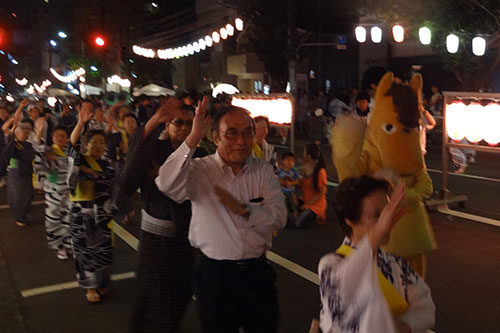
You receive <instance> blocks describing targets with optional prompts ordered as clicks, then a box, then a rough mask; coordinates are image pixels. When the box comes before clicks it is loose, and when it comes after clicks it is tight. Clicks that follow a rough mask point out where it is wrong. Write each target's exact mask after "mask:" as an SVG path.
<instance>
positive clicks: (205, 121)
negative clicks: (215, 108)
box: [186, 96, 210, 149]
mask: <svg viewBox="0 0 500 333" xmlns="http://www.w3.org/2000/svg"><path fill="white" fill-rule="evenodd" d="M209 102H210V100H209V98H208V96H203V99H202V100H201V101H200V102H198V106H197V107H196V112H195V115H194V119H193V129H192V130H191V133H189V136H188V137H187V139H186V143H187V144H188V146H189V148H191V149H194V148H196V146H198V143H199V142H200V140H201V139H203V138H204V137H205V135H207V131H208V129H209V128H210V117H207V116H206V115H207V108H208V103H209Z"/></svg>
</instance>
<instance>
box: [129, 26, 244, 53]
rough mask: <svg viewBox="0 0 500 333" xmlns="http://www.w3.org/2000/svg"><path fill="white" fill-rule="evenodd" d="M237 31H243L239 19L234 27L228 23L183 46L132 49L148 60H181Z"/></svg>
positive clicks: (135, 47) (138, 47)
mask: <svg viewBox="0 0 500 333" xmlns="http://www.w3.org/2000/svg"><path fill="white" fill-rule="evenodd" d="M235 30H238V31H242V30H243V20H242V19H240V18H237V19H236V20H234V25H233V24H231V23H228V24H226V25H225V26H223V27H222V28H220V29H219V30H216V31H213V32H212V33H210V34H208V35H206V36H205V37H204V38H200V39H198V40H197V41H194V42H192V43H189V44H186V45H183V46H179V47H174V48H168V49H158V50H155V49H151V48H144V47H141V46H138V45H134V46H133V47H132V51H133V52H134V53H135V54H137V55H139V56H142V57H146V58H154V57H158V58H159V59H163V60H168V59H179V58H182V57H187V56H190V55H193V54H195V53H198V52H200V51H203V50H206V48H208V47H212V46H213V45H214V44H217V43H219V42H220V41H221V40H225V39H227V38H229V37H231V36H234V32H235Z"/></svg>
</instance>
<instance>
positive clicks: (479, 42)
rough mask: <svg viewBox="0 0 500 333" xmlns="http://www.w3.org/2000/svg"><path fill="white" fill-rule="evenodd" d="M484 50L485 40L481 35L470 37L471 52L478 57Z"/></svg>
mask: <svg viewBox="0 0 500 333" xmlns="http://www.w3.org/2000/svg"><path fill="white" fill-rule="evenodd" d="M484 52H486V40H485V39H484V38H483V37H474V38H473V39H472V53H474V55H476V56H478V57H480V56H483V55H484Z"/></svg>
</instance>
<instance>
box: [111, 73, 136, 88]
mask: <svg viewBox="0 0 500 333" xmlns="http://www.w3.org/2000/svg"><path fill="white" fill-rule="evenodd" d="M107 81H108V84H118V85H120V86H122V87H123V88H129V87H130V86H131V85H132V83H131V82H130V80H129V79H122V78H121V77H119V76H118V75H113V76H110V77H108V79H107Z"/></svg>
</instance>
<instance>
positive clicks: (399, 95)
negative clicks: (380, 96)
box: [385, 81, 420, 128]
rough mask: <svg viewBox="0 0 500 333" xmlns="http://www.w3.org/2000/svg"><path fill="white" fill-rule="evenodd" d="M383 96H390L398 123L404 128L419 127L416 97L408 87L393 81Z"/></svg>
mask: <svg viewBox="0 0 500 333" xmlns="http://www.w3.org/2000/svg"><path fill="white" fill-rule="evenodd" d="M385 96H392V101H393V103H394V107H395V109H396V110H395V111H396V112H397V113H398V121H399V122H400V123H401V124H402V125H403V126H404V127H405V128H414V127H417V126H418V125H419V120H420V111H419V109H418V96H417V94H416V93H415V91H414V90H413V89H412V88H411V87H410V86H409V85H407V84H404V83H402V82H401V81H399V82H398V81H393V82H392V85H391V87H390V88H389V90H387V92H386V93H385Z"/></svg>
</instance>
